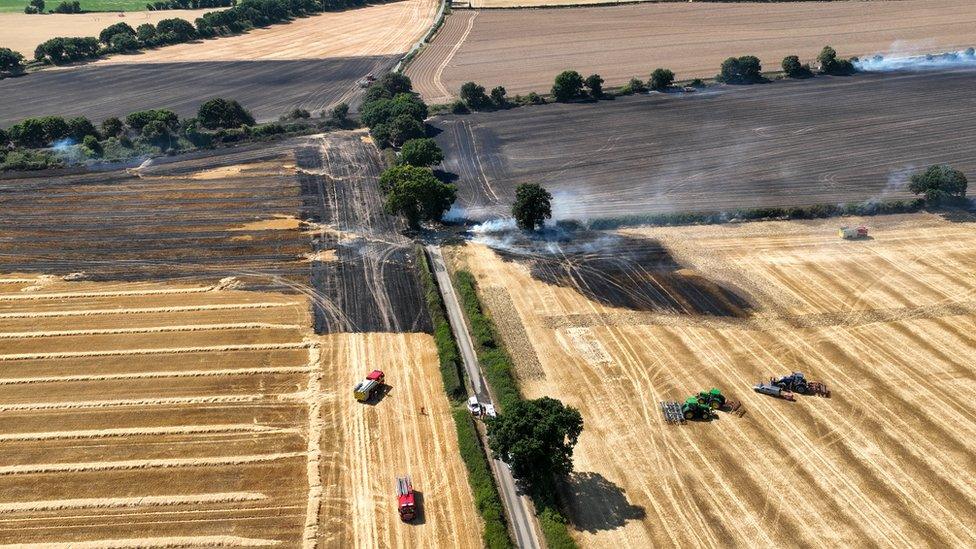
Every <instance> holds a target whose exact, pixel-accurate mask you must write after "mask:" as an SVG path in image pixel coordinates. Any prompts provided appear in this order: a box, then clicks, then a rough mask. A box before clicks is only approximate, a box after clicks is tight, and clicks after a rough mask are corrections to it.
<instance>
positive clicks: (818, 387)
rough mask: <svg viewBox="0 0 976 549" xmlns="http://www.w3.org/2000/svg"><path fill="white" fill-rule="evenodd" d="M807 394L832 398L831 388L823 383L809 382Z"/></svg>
mask: <svg viewBox="0 0 976 549" xmlns="http://www.w3.org/2000/svg"><path fill="white" fill-rule="evenodd" d="M807 394H808V395H816V396H822V397H824V398H830V388H829V387H827V384H826V383H823V382H821V381H808V382H807Z"/></svg>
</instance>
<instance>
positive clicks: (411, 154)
mask: <svg viewBox="0 0 976 549" xmlns="http://www.w3.org/2000/svg"><path fill="white" fill-rule="evenodd" d="M398 160H399V163H400V164H409V165H411V166H418V167H422V168H423V167H427V166H433V165H435V164H440V163H441V161H442V160H444V151H442V150H441V148H440V147H438V146H437V143H436V142H435V141H434V140H433V139H430V138H424V139H411V140H409V141H407V142H406V143H404V144H403V147H401V148H400V158H399V159H398Z"/></svg>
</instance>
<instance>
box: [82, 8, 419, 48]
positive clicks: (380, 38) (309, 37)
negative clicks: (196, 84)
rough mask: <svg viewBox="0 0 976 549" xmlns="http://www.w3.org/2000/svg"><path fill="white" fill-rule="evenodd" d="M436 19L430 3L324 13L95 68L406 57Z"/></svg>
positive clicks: (179, 45)
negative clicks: (400, 55)
mask: <svg viewBox="0 0 976 549" xmlns="http://www.w3.org/2000/svg"><path fill="white" fill-rule="evenodd" d="M436 13H437V2H435V1H434V0H399V1H396V2H390V3H386V4H376V5H372V6H366V7H363V8H356V9H349V10H345V11H339V12H326V13H321V14H318V15H313V16H311V17H304V18H301V19H295V20H294V21H292V22H290V23H288V24H283V25H272V26H270V27H267V28H263V29H255V30H252V31H250V32H248V33H245V34H241V35H238V36H230V37H227V38H219V39H216V40H204V41H201V42H197V43H190V44H177V45H175V46H167V47H165V48H158V49H155V50H148V51H145V52H142V53H139V54H136V55H115V56H112V57H111V58H109V59H106V60H104V61H100V63H134V62H135V63H186V62H194V63H197V62H207V61H283V60H297V59H326V58H330V57H339V58H341V57H358V56H372V55H391V54H398V53H405V52H406V51H407V50H409V49H410V46H412V45H413V44H414V42H416V41H417V40H419V39H420V37H421V36H423V34H424V33H425V32H427V29H428V28H430V25H431V23H432V22H433V20H434V15H435V14H436Z"/></svg>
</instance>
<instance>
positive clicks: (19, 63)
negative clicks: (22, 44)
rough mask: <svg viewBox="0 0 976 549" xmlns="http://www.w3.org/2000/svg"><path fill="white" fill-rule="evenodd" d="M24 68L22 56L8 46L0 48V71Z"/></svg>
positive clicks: (17, 71)
mask: <svg viewBox="0 0 976 549" xmlns="http://www.w3.org/2000/svg"><path fill="white" fill-rule="evenodd" d="M22 70H24V56H23V55H21V54H20V53H18V52H15V51H13V50H12V49H10V48H0V73H4V72H8V73H19V72H20V71H22Z"/></svg>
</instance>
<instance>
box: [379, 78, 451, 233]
mask: <svg viewBox="0 0 976 549" xmlns="http://www.w3.org/2000/svg"><path fill="white" fill-rule="evenodd" d="M427 114H428V109H427V104H426V103H424V101H423V100H422V99H420V96H419V95H417V94H416V93H414V91H413V84H412V83H411V82H410V78H408V77H407V76H406V75H403V74H399V73H388V74H385V75H383V77H382V78H380V79H379V80H377V81H376V82H374V83H373V84H372V85H371V86H370V87H369V88H367V89H366V92H365V93H364V94H363V106H362V107H361V108H360V120H361V121H362V123H363V124H364V125H366V126H368V127H369V129H370V135H371V136H372V137H373V140H374V141H375V142H376V144H377V146H379V147H383V148H385V147H389V146H392V147H400V155H399V157H398V159H397V165H396V166H393V167H391V168H388V169H387V170H385V171H384V172H383V173H382V174H381V175H380V181H379V186H380V191H381V192H382V193H383V195H384V197H385V200H384V203H383V209H384V211H386V212H387V213H388V214H390V215H400V216H402V217H403V218H404V219H406V221H407V224H408V225H409V226H410V228H412V229H419V228H420V226H421V224H422V223H424V222H430V221H440V220H441V219H442V218H443V217H444V214H445V213H447V210H449V209H450V208H451V205H452V204H454V200H455V199H456V198H457V187H455V186H454V185H450V184H448V183H444V182H443V181H441V180H440V179H438V178H437V176H436V175H435V174H434V172H433V170H432V169H431V168H430V166H433V165H435V164H439V163H440V162H441V160H443V159H444V153H443V152H442V151H441V149H440V147H438V146H437V144H436V143H434V141H433V140H432V139H427V138H426V137H425V136H426V134H427V130H426V123H425V122H424V121H425V120H426V118H427Z"/></svg>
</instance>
